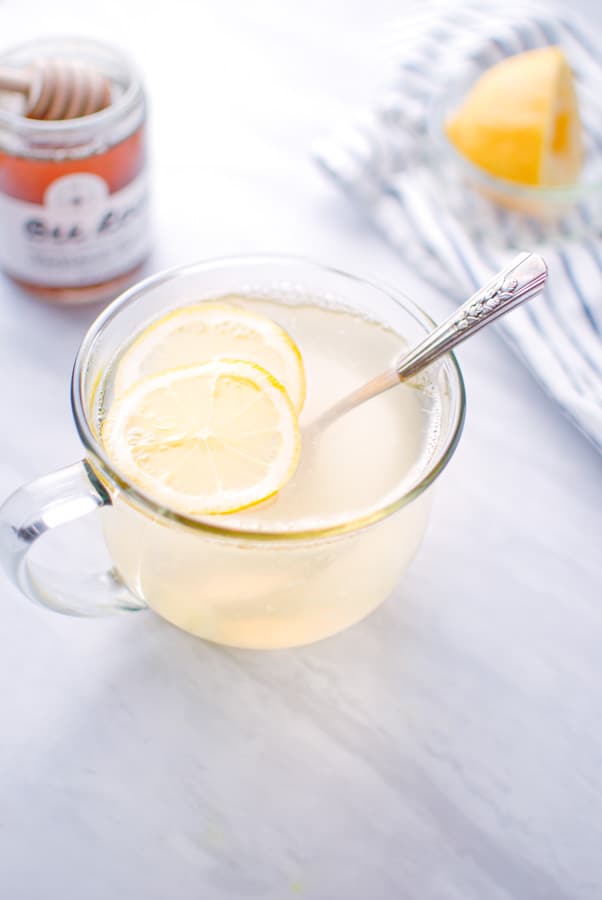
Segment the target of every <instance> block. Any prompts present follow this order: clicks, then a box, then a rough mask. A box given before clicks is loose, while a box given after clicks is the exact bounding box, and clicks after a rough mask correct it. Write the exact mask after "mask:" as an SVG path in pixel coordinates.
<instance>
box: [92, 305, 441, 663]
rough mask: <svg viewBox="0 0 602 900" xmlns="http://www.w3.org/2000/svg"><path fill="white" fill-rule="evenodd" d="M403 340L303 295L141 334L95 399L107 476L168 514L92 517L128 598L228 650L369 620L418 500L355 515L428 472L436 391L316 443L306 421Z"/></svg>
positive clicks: (201, 309) (118, 502) (407, 549)
mask: <svg viewBox="0 0 602 900" xmlns="http://www.w3.org/2000/svg"><path fill="white" fill-rule="evenodd" d="M404 345H405V342H404V340H403V337H402V336H400V335H398V334H396V333H395V332H394V331H392V330H391V329H390V328H388V327H385V325H383V324H381V323H379V322H378V321H375V320H371V319H369V318H368V317H366V316H363V315H360V314H359V313H356V312H353V311H351V310H350V309H347V308H344V307H342V306H336V305H328V304H321V303H320V302H318V301H317V300H316V299H314V298H312V300H311V302H307V303H298V304H297V305H292V304H287V303H286V302H283V301H282V299H281V298H274V299H273V300H272V299H263V298H262V299H259V298H255V297H253V296H242V295H241V296H238V295H237V296H228V297H218V298H214V299H212V300H211V301H210V302H208V303H206V304H205V303H203V304H198V303H193V304H191V306H190V307H180V308H179V309H177V310H175V311H172V312H171V313H169V314H167V315H166V316H164V317H162V318H160V319H159V320H157V321H156V322H155V323H147V326H146V327H145V328H143V329H142V330H141V331H140V332H139V334H137V335H135V336H133V340H132V341H131V342H130V344H129V345H128V346H126V347H125V348H124V349H123V350H122V352H121V353H120V355H119V356H118V358H116V359H115V360H114V361H113V363H112V365H111V366H110V367H109V369H108V371H107V372H106V375H105V378H104V382H103V384H102V386H101V389H100V391H99V393H98V398H97V403H96V426H97V431H98V434H99V436H100V439H101V442H102V443H103V446H104V447H105V450H106V451H107V453H108V455H109V456H110V458H111V460H112V462H113V464H114V465H115V467H116V469H117V470H118V471H120V472H121V473H122V474H124V476H125V478H126V480H127V481H129V482H130V483H132V484H133V485H135V486H136V488H138V489H139V490H140V491H142V492H143V493H145V494H146V495H147V496H150V497H151V498H152V500H153V501H154V502H155V503H156V504H157V506H158V507H159V508H162V509H166V510H171V511H172V512H174V513H175V514H176V515H174V517H173V518H172V519H171V520H170V519H169V517H168V518H166V517H165V516H163V517H159V516H158V515H157V516H154V515H152V514H151V513H148V514H146V515H140V511H139V509H136V510H135V509H134V508H133V506H131V505H130V502H129V501H128V498H127V495H118V496H117V497H115V498H114V502H113V506H112V507H111V508H108V509H107V510H105V511H104V512H103V516H104V531H105V537H106V541H107V544H108V547H109V550H110V553H111V556H112V557H113V559H114V561H115V564H116V567H117V569H118V571H119V573H120V575H121V577H122V579H123V580H124V581H125V583H126V584H127V585H128V587H129V588H130V589H131V590H132V591H133V592H134V593H136V594H137V595H138V596H140V597H143V598H144V599H145V601H146V602H147V603H148V604H149V605H150V606H151V607H152V608H153V609H154V610H155V611H156V612H157V613H159V614H160V615H161V616H163V617H164V618H165V619H167V620H169V621H170V622H172V623H174V624H175V625H178V626H179V627H180V628H183V629H185V630H187V631H190V632H192V633H193V634H196V635H199V636H201V637H204V638H207V639H209V640H213V641H217V642H219V643H224V644H232V645H235V646H243V647H244V646H248V647H282V646H290V645H294V644H300V643H305V642H309V641H311V640H315V639H316V638H318V637H323V636H325V635H328V634H331V633H334V632H336V631H339V630H340V629H341V628H342V627H345V626H346V625H349V624H352V623H353V622H355V621H357V620H358V619H360V618H362V617H363V616H365V615H366V614H367V613H368V612H370V611H371V609H373V608H374V606H375V605H377V604H378V603H379V602H380V601H381V600H382V597H383V596H384V595H386V594H387V593H389V592H390V591H391V589H392V588H393V586H394V584H395V582H396V581H397V579H398V577H399V575H400V574H401V572H402V571H403V569H404V568H405V567H406V566H407V564H408V562H409V561H410V559H411V558H412V556H413V554H414V552H415V550H416V548H417V546H418V544H419V542H420V540H421V537H422V534H423V531H424V527H425V524H426V517H427V512H428V503H429V500H428V497H427V496H425V495H424V494H421V495H420V496H419V497H418V498H417V499H415V500H414V501H413V502H412V503H411V504H410V505H409V506H407V507H406V508H405V509H404V511H403V515H393V516H391V517H387V518H384V519H382V521H379V522H378V523H377V524H374V525H369V524H368V523H369V520H370V516H371V515H372V514H374V518H375V519H376V518H377V517H378V516H377V514H378V512H379V511H381V510H382V509H383V507H386V506H387V504H389V503H391V504H392V503H394V502H395V501H396V499H397V498H398V497H399V496H400V494H401V493H404V492H409V491H410V490H411V489H412V487H413V486H414V485H416V484H417V483H418V482H419V481H420V479H421V476H422V475H423V474H424V473H425V471H426V470H427V469H428V464H429V460H430V459H431V457H432V454H433V452H434V449H435V447H436V444H437V440H438V431H439V422H440V398H439V394H438V392H437V390H436V389H435V387H434V386H433V385H432V384H430V383H429V382H428V380H423V381H422V382H421V383H412V384H407V385H400V386H399V387H397V388H395V389H394V390H391V391H389V392H388V393H386V394H384V395H382V396H380V397H377V398H375V399H373V400H371V401H369V402H368V403H366V404H365V405H364V406H362V407H360V408H358V409H356V410H354V411H352V412H350V413H348V414H347V415H346V416H345V417H343V418H342V419H341V420H339V421H338V422H336V423H335V424H333V425H332V426H331V427H330V428H329V429H327V430H326V431H325V432H324V433H322V434H320V435H318V436H317V437H309V436H308V434H309V432H308V425H309V424H310V423H311V422H312V421H313V420H314V419H315V418H316V417H317V416H318V415H319V414H320V413H321V412H323V411H324V410H326V409H327V408H328V407H329V406H331V405H332V404H333V403H334V402H335V401H337V400H338V399H340V398H341V397H342V396H344V395H345V394H347V393H349V392H350V391H352V390H353V389H354V388H356V387H358V386H360V385H361V384H363V383H364V382H366V381H367V380H369V379H370V378H372V377H373V376H374V375H375V374H377V373H379V372H381V371H382V370H383V369H385V368H387V366H388V365H390V364H391V363H392V361H393V360H394V359H395V358H396V357H398V356H399V354H400V353H401V352H402V350H403V348H404ZM178 515H179V516H182V517H185V518H186V520H187V522H188V527H184V525H183V524H180V522H179V520H178ZM191 519H193V520H198V521H199V523H200V524H199V530H200V531H201V532H203V533H202V540H199V533H198V532H197V531H195V530H194V529H191V528H190V520H191ZM360 519H361V520H365V521H366V523H367V524H366V526H365V527H363V528H361V529H359V530H358V529H355V528H354V527H353V526H354V524H355V523H356V522H357V520H360ZM207 526H209V528H207ZM220 528H222V529H228V530H229V532H234V538H233V537H232V534H229V535H227V536H226V535H222V534H220V533H219V529H220ZM327 530H329V534H330V536H329V537H328V539H326V540H325V539H324V532H325V531H327ZM301 533H302V534H301ZM293 536H294V537H293Z"/></svg>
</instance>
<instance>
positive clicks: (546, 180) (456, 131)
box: [446, 47, 582, 186]
mask: <svg viewBox="0 0 602 900" xmlns="http://www.w3.org/2000/svg"><path fill="white" fill-rule="evenodd" d="M446 131H447V135H448V137H449V139H450V141H451V142H452V143H453V144H454V145H455V146H456V147H457V149H458V150H460V152H461V153H463V154H464V156H466V157H467V158H468V159H469V160H471V162H473V163H475V164H476V165H478V166H480V167H481V168H483V169H485V170H486V171H487V172H490V173H491V174H492V175H496V176H498V177H499V178H505V179H508V180H509V181H515V182H518V183H520V184H530V185H541V186H546V185H547V186H553V185H565V184H566V185H568V184H572V183H574V182H575V181H576V180H577V178H578V176H579V171H580V169H581V161H582V146H581V124H580V119H579V109H578V105H577V96H576V94H575V87H574V84H573V76H572V73H571V70H570V68H569V65H568V63H567V61H566V58H565V56H564V54H563V52H562V50H561V49H560V48H559V47H543V48H542V49H539V50H529V51H527V52H526V53H519V54H518V55H517V56H511V57H508V59H505V60H502V62H500V63H497V65H495V66H492V68H491V69H489V70H488V71H487V72H485V74H484V75H483V76H482V77H481V78H480V79H479V81H477V83H476V85H475V86H474V87H473V88H472V90H471V91H470V93H469V94H468V96H467V97H466V99H465V100H464V102H463V103H462V105H461V106H460V108H459V109H458V110H457V111H456V113H455V114H454V115H453V116H451V117H450V119H449V121H448V122H447V123H446Z"/></svg>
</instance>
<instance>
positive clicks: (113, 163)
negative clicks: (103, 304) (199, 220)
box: [0, 38, 150, 303]
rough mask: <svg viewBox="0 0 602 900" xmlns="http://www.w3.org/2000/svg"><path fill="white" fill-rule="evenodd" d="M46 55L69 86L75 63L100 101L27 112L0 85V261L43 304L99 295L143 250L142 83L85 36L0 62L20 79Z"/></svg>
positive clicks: (115, 289) (117, 55)
mask: <svg viewBox="0 0 602 900" xmlns="http://www.w3.org/2000/svg"><path fill="white" fill-rule="evenodd" d="M55 60H60V61H61V64H62V65H63V66H67V67H69V66H70V67H71V69H70V71H72V72H73V73H75V74H73V75H72V76H71V77H72V78H73V79H74V85H75V87H73V85H72V91H73V90H75V88H76V87H77V89H78V90H80V88H81V87H82V86H81V85H78V84H77V78H82V77H84V76H82V75H81V74H80V75H77V71H78V69H77V67H78V66H80V67H81V66H84V67H88V71H92V72H94V73H98V76H97V77H102V79H103V82H104V83H105V84H106V85H107V100H106V105H105V106H104V108H101V109H99V110H98V111H96V112H92V113H91V114H83V115H78V116H77V117H75V118H63V119H61V118H58V119H57V118H54V119H50V120H49V119H43V118H32V117H30V116H29V115H28V114H27V109H26V107H25V104H24V100H23V96H22V95H21V94H19V93H17V92H16V91H7V90H2V91H0V267H1V268H2V269H3V270H4V272H5V274H6V275H7V276H9V277H10V278H11V279H12V280H13V281H15V282H17V283H18V284H19V285H21V286H22V287H23V288H25V289H26V290H28V291H29V292H31V293H33V294H35V295H37V296H38V297H41V298H43V299H46V300H49V301H51V302H56V303H82V302H94V301H99V300H107V299H110V298H112V297H114V296H115V295H116V294H117V293H119V292H120V291H121V290H122V289H123V288H124V287H125V286H127V285H128V284H129V283H130V282H133V281H134V280H135V279H136V276H137V275H138V272H139V269H140V267H141V265H142V263H143V261H144V260H145V258H146V256H147V255H148V252H149V248H150V230H149V209H148V177H147V152H146V135H145V118H146V101H145V95H144V90H143V86H142V83H141V80H140V78H139V76H138V74H137V72H136V70H135V68H134V67H133V66H132V64H131V63H130V62H129V61H128V60H127V59H126V58H125V57H124V56H123V55H122V54H121V52H119V51H118V50H116V49H114V48H112V47H110V46H106V45H104V44H100V43H96V42H93V41H88V40H74V39H69V40H61V39H54V38H53V39H47V40H40V41H35V42H31V43H28V44H25V45H22V46H20V47H17V48H15V49H13V50H11V51H7V52H5V53H2V54H0V67H1V69H2V71H4V72H15V73H17V74H16V76H15V77H16V78H17V76H18V77H27V73H28V72H30V71H32V67H34V66H35V65H40V63H41V64H42V65H43V64H44V61H45V62H46V64H47V65H48V66H53V65H55V62H54V61H55ZM19 73H21V74H19ZM80 92H81V91H80Z"/></svg>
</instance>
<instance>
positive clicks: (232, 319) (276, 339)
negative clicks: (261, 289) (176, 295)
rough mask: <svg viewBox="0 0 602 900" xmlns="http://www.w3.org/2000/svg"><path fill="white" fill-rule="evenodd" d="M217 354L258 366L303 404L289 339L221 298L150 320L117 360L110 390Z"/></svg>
mask: <svg viewBox="0 0 602 900" xmlns="http://www.w3.org/2000/svg"><path fill="white" fill-rule="evenodd" d="M220 357H221V358H224V359H240V360H247V361H248V362H251V363H255V364H256V365H258V366H261V368H262V369H266V371H268V372H269V373H270V374H271V375H273V376H274V378H276V380H277V381H279V382H280V383H281V384H282V385H283V386H284V387H285V388H286V390H287V391H288V394H289V396H290V398H291V400H292V402H293V405H294V407H295V409H296V410H297V411H299V410H300V409H301V407H302V406H303V402H304V400H305V372H304V369H303V361H302V359H301V354H300V352H299V349H298V347H297V345H296V344H295V342H294V341H293V340H292V338H291V337H290V336H289V335H288V333H287V332H286V331H285V330H284V328H281V327H280V325H278V324H277V323H276V322H274V321H272V319H268V318H267V317H265V316H260V315H257V314H256V313H253V312H250V311H248V310H246V309H241V308H240V307H238V306H234V305H233V304H231V303H222V302H218V303H213V302H208V303H196V304H193V305H191V306H183V307H181V308H180V309H176V310H174V311H173V312H170V313H168V314H167V315H166V316H164V317H163V318H161V319H158V320H157V321H156V322H153V323H152V325H150V326H149V327H148V328H146V329H145V330H144V331H143V332H142V334H141V335H139V337H137V338H136V340H135V341H134V342H133V343H132V345H131V346H130V347H129V349H128V350H127V351H126V352H125V354H124V355H123V357H122V358H121V361H120V363H119V365H118V367H117V371H116V373H115V382H114V385H115V387H114V390H115V393H116V394H117V395H118V394H121V393H122V392H123V391H124V390H127V388H129V387H130V386H131V385H132V384H135V382H136V381H139V380H140V379H141V378H144V377H145V376H147V375H153V374H155V373H157V372H164V371H166V370H167V369H174V368H178V367H180V366H188V365H196V364H197V363H205V362H209V361H210V360H215V359H218V358H220Z"/></svg>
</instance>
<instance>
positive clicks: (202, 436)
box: [101, 359, 300, 516]
mask: <svg viewBox="0 0 602 900" xmlns="http://www.w3.org/2000/svg"><path fill="white" fill-rule="evenodd" d="M101 438H102V442H103V444H104V446H105V448H106V451H107V453H108V454H109V456H110V457H111V459H112V460H113V462H114V463H115V465H116V466H117V468H118V469H119V470H120V471H121V473H122V474H123V475H124V476H125V477H126V478H127V479H129V480H131V481H132V482H133V484H135V485H136V486H138V487H139V488H141V489H142V490H143V491H145V492H146V493H148V494H149V495H150V496H151V497H152V498H153V499H154V500H155V501H156V502H157V503H159V504H161V505H163V506H165V507H167V508H168V509H171V510H174V511H175V512H178V513H183V514H184V515H190V516H199V515H207V514H213V513H231V512H237V511H239V510H241V509H244V508H245V507H247V506H252V505H254V504H255V503H260V502H261V501H262V500H265V499H267V498H268V497H270V496H271V495H272V494H274V493H276V491H278V490H279V489H280V488H281V487H282V486H283V485H284V484H285V483H286V482H287V481H288V479H289V478H290V477H291V475H292V474H293V472H294V470H295V467H296V465H297V462H298V458H299V448H300V438H299V428H298V424H297V415H296V413H295V410H294V408H293V405H292V403H291V401H290V399H289V396H288V394H287V392H286V391H285V390H284V388H283V387H282V385H281V384H280V383H279V382H278V381H277V380H276V379H275V378H274V377H273V376H272V375H270V374H269V373H268V372H266V371H265V369H262V368H261V367H260V366H257V365H254V364H253V363H249V362H242V361H238V360H223V359H221V360H214V361H212V362H208V363H202V364H201V365H195V366H186V367H183V368H179V369H172V370H169V371H166V372H162V373H159V374H158V375H151V376H149V377H148V378H144V379H143V380H141V381H138V382H137V383H136V384H135V385H134V386H133V387H131V388H130V389H129V390H128V391H126V392H125V393H124V394H122V395H121V396H120V397H118V398H116V399H115V400H114V402H113V404H112V406H111V408H110V410H109V413H108V415H107V418H106V419H105V422H104V424H103V428H102V433H101Z"/></svg>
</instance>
